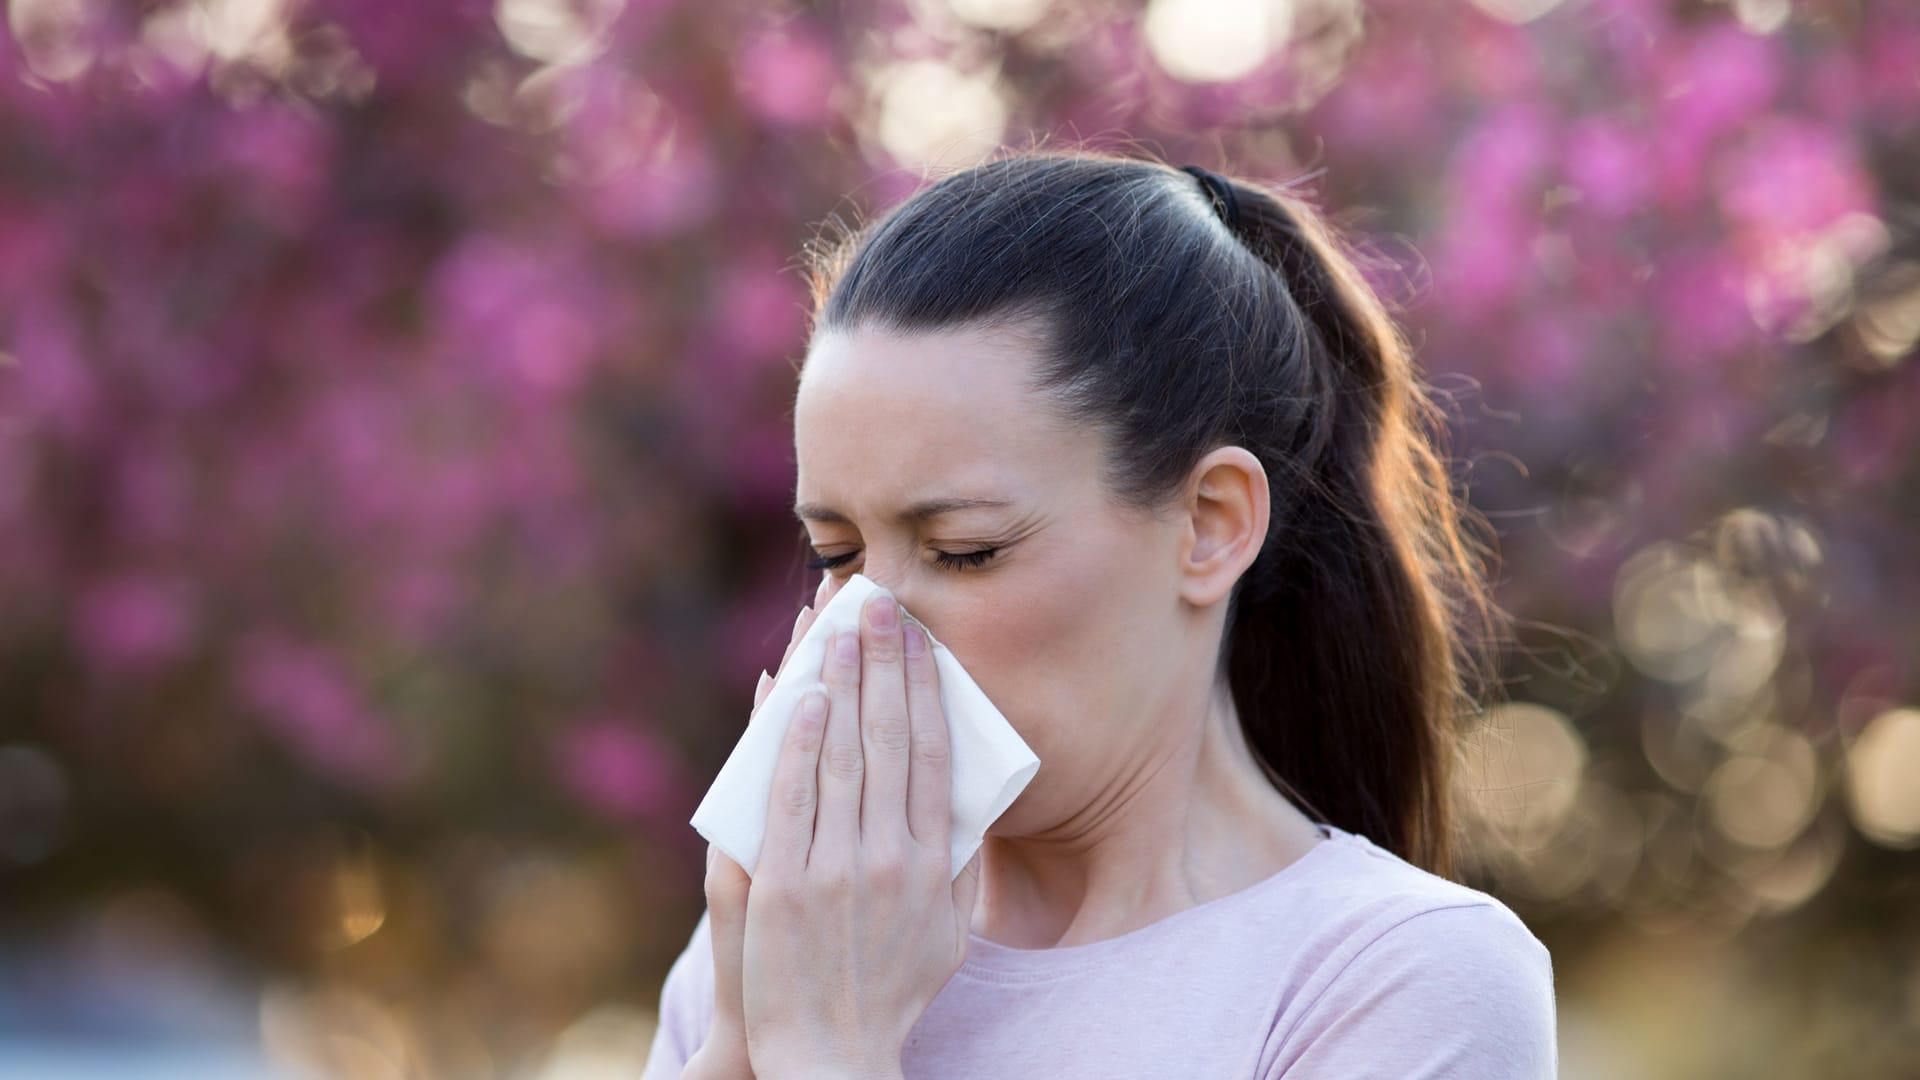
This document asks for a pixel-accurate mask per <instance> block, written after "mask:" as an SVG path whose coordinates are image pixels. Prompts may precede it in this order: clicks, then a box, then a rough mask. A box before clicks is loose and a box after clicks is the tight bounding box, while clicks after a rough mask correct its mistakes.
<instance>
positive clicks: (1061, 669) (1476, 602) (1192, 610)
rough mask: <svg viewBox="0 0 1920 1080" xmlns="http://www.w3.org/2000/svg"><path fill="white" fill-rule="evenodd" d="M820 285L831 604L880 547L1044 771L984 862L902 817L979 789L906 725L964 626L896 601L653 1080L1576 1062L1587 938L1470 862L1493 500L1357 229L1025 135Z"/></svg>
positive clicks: (836, 679) (669, 995) (704, 931)
mask: <svg viewBox="0 0 1920 1080" xmlns="http://www.w3.org/2000/svg"><path fill="white" fill-rule="evenodd" d="M814 300H815V308H816V314H815V320H814V330H813V335H812V338H811V341H810V343H809V348H808V351H807V357H806V360H805V363H804V366H803V369H802V372H801V378H800V385H799V390H798V395H797V398H796V404H795V412H794V417H795V444H796V450H797V455H798V466H799V470H798V480H797V487H798V495H799V500H798V506H797V508H796V512H797V513H798V514H799V515H800V516H801V518H802V520H803V521H804V522H805V525H806V528H807V530H808V536H809V540H810V542H811V543H812V545H813V547H814V549H815V552H816V554H817V555H818V556H819V558H818V559H817V560H816V562H815V565H816V566H817V567H819V568H821V569H823V570H825V571H826V575H825V580H823V582H822V583H821V589H820V591H819V593H818V594H817V595H816V598H815V608H809V609H804V610H803V611H802V613H801V616H800V619H799V621H798V622H797V624H796V626H795V630H794V638H795V640H798V638H799V637H800V635H802V634H804V633H805V630H806V627H807V624H808V622H809V620H810V618H811V612H812V611H813V610H815V609H816V608H817V606H818V605H820V604H823V603H824V602H825V601H826V600H827V599H828V598H829V597H831V595H832V593H833V591H834V590H835V589H836V588H837V587H838V585H839V584H840V583H841V582H843V581H844V580H845V579H846V578H847V577H850V576H851V575H853V574H854V573H864V574H865V575H866V576H868V577H870V578H872V579H874V580H875V581H877V582H879V583H881V584H882V585H884V586H886V587H887V589H888V590H890V591H891V593H892V594H893V595H894V596H895V597H897V598H898V601H899V605H901V606H903V607H904V608H905V609H906V610H907V611H908V612H910V613H911V614H912V615H913V616H917V617H918V618H919V619H921V620H923V621H924V622H925V624H926V625H927V626H928V627H930V628H933V629H934V630H935V631H936V632H937V634H938V636H939V638H940V639H941V641H942V642H943V643H944V644H946V645H947V646H948V647H950V648H951V649H952V650H953V652H954V654H955V656H957V657H959V658H960V659H961V660H962V661H963V662H964V663H965V664H966V665H967V669H968V671H969V673H970V674H972V675H973V677H974V678H975V679H976V680H977V681H978V682H979V683H980V685H981V687H982V689H984V690H985V691H986V692H987V694H988V696H989V697H991V698H992V699H993V701H994V702H995V704H997V705H998V706H999V707H1000V709H1001V710H1002V712H1003V713H1005V715H1006V717H1007V719H1008V720H1009V721H1010V722H1011V723H1012V724H1013V725H1014V727H1015V728H1016V729H1018V731H1019V732H1020V734H1021V736H1022V737H1023V738H1024V739H1026V741H1027V742H1028V744H1029V745H1030V746H1031V747H1032V748H1033V750H1034V752H1035V753H1036V754H1037V755H1038V756H1039V758H1040V761H1041V767H1040V771H1039V773H1038V774H1037V775H1036V776H1035V778H1034V780H1033V781H1032V783H1031V784H1030V785H1029V786H1028V787H1027V788H1026V789H1025V790H1024V791H1023V792H1022V793H1021V795H1020V797H1019V799H1017V800H1016V801H1015V802H1014V803H1013V805H1012V807H1011V808H1010V809H1009V810H1008V811H1007V812H1006V813H1005V814H1004V815H1003V816H1002V817H1000V818H999V819H998V820H997V821H996V822H995V823H994V825H993V827H992V829H991V830H990V831H989V833H988V835H987V837H986V840H985V843H984V845H983V846H982V847H981V849H980V852H979V854H978V855H976V857H975V861H974V863H973V864H971V865H970V866H969V867H968V869H967V870H965V871H963V872H962V873H961V875H960V876H959V878H958V879H957V880H954V881H952V882H951V883H949V881H948V877H949V874H948V873H947V871H948V869H949V865H948V862H947V858H948V855H947V848H946V847H945V845H944V842H943V841H944V837H945V833H944V832H940V833H938V835H937V836H934V835H932V834H931V833H930V831H929V828H928V827H927V822H928V820H930V819H922V818H918V817H915V818H914V819H913V821H912V825H913V828H912V829H909V828H907V822H906V821H905V820H904V819H905V818H907V817H908V816H909V813H908V810H909V808H910V807H913V806H920V805H924V804H926V803H928V802H929V801H933V800H937V802H935V805H939V806H944V805H945V802H944V799H945V791H946V789H945V787H944V786H943V785H944V783H945V779H946V778H945V775H944V771H943V770H941V769H939V768H937V767H934V768H929V767H926V766H923V765H922V764H921V761H922V759H921V758H920V757H918V756H914V757H913V760H912V763H911V766H909V765H907V764H906V763H905V758H906V757H907V754H906V752H905V748H906V747H907V746H909V745H911V746H913V747H915V748H917V749H918V748H924V747H925V746H926V745H927V744H928V743H932V744H934V745H933V760H934V761H935V762H937V761H938V750H939V746H938V740H939V739H941V738H944V734H945V721H944V719H941V718H938V713H937V697H934V698H933V699H932V700H933V705H932V706H931V707H930V706H928V705H926V704H922V703H923V702H925V701H927V700H928V695H927V692H926V683H925V678H923V677H922V674H921V673H923V672H925V671H926V669H927V668H930V667H931V665H930V664H926V662H925V657H924V656H920V655H918V654H917V653H916V649H915V647H914V642H915V641H916V627H915V626H914V625H913V624H912V623H911V622H910V621H909V622H906V623H904V624H903V622H902V620H901V619H900V618H899V617H898V614H897V613H898V610H899V609H898V608H893V607H889V608H886V609H885V610H877V608H879V607H880V605H876V604H874V603H869V605H868V607H867V610H866V611H865V612H864V613H863V620H862V630H861V633H860V635H859V636H858V640H857V641H856V648H857V649H858V650H860V651H857V652H856V653H855V655H854V659H853V660H852V661H851V662H849V663H848V665H847V666H845V667H844V668H842V667H836V666H835V661H834V659H833V658H832V654H831V652H830V653H829V658H828V660H827V661H826V668H827V670H823V672H822V675H821V677H822V680H823V681H824V682H825V683H826V684H827V685H828V687H829V689H830V691H831V695H830V701H829V702H828V703H827V704H828V708H827V715H826V717H825V719H824V720H823V721H822V723H821V726H819V727H816V728H814V729H813V731H812V734H811V736H810V737H809V736H806V735H801V734H799V733H800V732H803V731H805V730H806V728H805V725H803V724H800V723H798V722H796V723H795V724H793V725H792V727H791V728H790V729H789V746H788V750H787V754H786V756H785V757H783V759H782V763H781V769H782V773H781V778H779V779H777V781H776V785H777V788H778V790H780V791H781V792H782V798H781V799H780V800H776V805H775V808H774V811H775V813H777V812H779V811H780V810H781V809H782V808H783V807H785V808H788V809H791V810H793V811H794V812H795V813H796V814H804V817H801V818H796V820H798V821H799V824H797V825H792V826H791V827H790V828H789V830H788V832H787V833H785V834H784V836H785V839H784V840H783V841H782V842H783V843H786V844H788V845H790V847H791V850H792V852H793V856H792V858H790V859H788V860H785V861H784V862H781V861H778V860H776V862H775V863H771V864H770V863H769V861H768V859H769V857H768V856H767V855H764V854H763V856H762V864H761V866H760V867H759V868H757V870H756V874H755V876H754V878H753V879H752V881H751V888H749V881H748V879H747V877H746V876H745V875H744V874H743V873H742V872H741V870H740V868H739V867H738V866H736V865H735V864H733V862H732V861H731V860H729V859H727V858H726V857H725V856H719V857H718V858H715V857H713V855H712V854H711V853H710V855H709V871H708V877H707V895H708V911H707V913H706V914H705V915H703V916H702V917H701V919H700V921H699V923H698V925H697V926H696V927H695V929H694V932H693V935H692V938H691V940H690V941H689V942H688V944H687V947H686V951H685V952H684V953H683V954H682V955H681V956H680V958H679V959H678V960H677V961H676V962H675V964H674V965H673V968H672V970H671V971H670V972H669V974H668V976H667V979H666V983H665V986H664V989H663V991H662V1000H661V1010H660V1013H661V1016H660V1028H659V1031H658V1034H657V1036H656V1038H655V1041H654V1045H653V1049H652V1054H651V1057H650V1059H649V1065H648V1069H647V1072H646V1077H647V1078H648V1080H656V1078H660V1080H664V1078H668V1077H679V1076H689V1077H707V1078H718V1077H745V1076H750V1075H758V1077H759V1078H760V1080H779V1078H782V1077H785V1076H837V1077H852V1076H868V1075H878V1076H907V1077H914V1078H916V1080H918V1078H929V1080H931V1078H948V1077H953V1078H959V1077H998V1076H1006V1077H1028V1076H1033V1077H1048V1078H1051V1080H1064V1078H1071V1077H1100V1078H1102V1080H1113V1078H1120V1077H1247V1078H1279V1077H1288V1078H1293V1080H1300V1078H1308V1077H1362V1076H1379V1077H1397V1078H1405V1077H1501V1078H1506V1077H1542V1076H1551V1075H1553V1073H1554V1071H1555V1068H1556V1055H1555V1048H1554V998H1553V982H1552V967H1551V962H1550V959H1549V956H1548V953H1547V950H1546V949H1545V947H1544V946H1542V945H1541V943H1540V942H1539V941H1538V940H1537V939H1536V938H1535V937H1534V936H1533V934H1532V933H1531V932H1530V931H1529V930H1528V929H1527V928H1526V926H1525V925H1524V924H1523V923H1522V922H1521V921H1520V920H1519V919H1518V918H1516V917H1515V916H1514V914H1513V913H1512V912H1511V911H1510V910H1509V909H1507V908H1506V907H1505V906H1504V905H1502V904H1501V903H1500V902H1499V901H1497V900H1496V899H1494V898H1493V897H1491V896H1488V895H1487V894H1485V893H1482V892H1478V891H1475V890H1473V889H1470V888H1467V887H1466V886H1464V885H1461V884H1458V883H1456V882H1454V881H1451V880H1449V879H1448V877H1447V875H1448V874H1450V873H1451V872H1452V863H1451V858H1450V844H1451V840H1452V825H1451V820H1452V819H1451V816H1450V814H1449V810H1448V803H1449V798H1448V791H1449V787H1450V784H1449V775H1450V769H1449V762H1450V760H1451V756H1452V754H1453V752H1454V751H1453V747H1454V737H1455V735H1454V732H1455V729H1456V726H1457V724H1458V722H1459V721H1460V719H1461V718H1462V717H1463V716H1465V715H1467V714H1468V713H1470V712H1471V710H1472V708H1473V701H1474V700H1475V698H1476V696H1477V695H1478V694H1479V693H1480V692H1481V691H1482V690H1484V689H1485V685H1486V684H1487V683H1488V682H1489V681H1490V680H1488V679H1487V678H1486V670H1487V669H1486V659H1485V645H1486V643H1487V642H1488V640H1490V636H1491V633H1490V632H1491V630H1492V629H1494V628H1496V627H1497V626H1498V623H1497V620H1496V618H1495V609H1494V608H1493V606H1492V604H1491V603H1490V602H1489V600H1488V599H1487V594H1486V591H1485V586H1484V583H1483V582H1482V581H1481V580H1480V578H1479V576H1478V574H1477V572H1476V566H1475V563H1474V562H1473V560H1472V558H1471V553H1472V552H1473V550H1474V548H1473V546H1472V545H1471V544H1469V543H1468V542H1467V538H1466V536H1465V535H1464V532H1463V522H1464V521H1467V520H1472V519H1470V518H1468V517H1467V515H1466V512H1465V511H1464V509H1463V508H1461V507H1458V506H1456V505H1455V503H1454V502H1453V500H1452V496H1451V492H1450V489H1449V487H1448V484H1447V478H1446V473H1445V470H1444V464H1443V457H1442V455H1441V453H1440V452H1439V449H1438V448H1437V442H1436V440H1437V438H1438V432H1439V431H1440V430H1441V429H1440V426H1439V425H1438V423H1437V422H1436V416H1437V410H1436V409H1435V408H1434V406H1433V405H1432V403H1431V402H1430V401H1429V399H1428V398H1427V397H1426V396H1425V394H1424V393H1423V391H1422V388H1421V384H1420V383H1419V382H1418V381H1417V379H1416V376H1415V373H1414V370H1413V366H1412V362H1411V357H1410V350H1409V348H1408V346H1407V345H1406V343H1405V342H1404V340H1403V339H1402V338H1401V337H1400V336H1399V335H1398V333H1397V332H1396V330H1395V328H1394V326H1393V324H1392V322H1391V321H1390V319H1389V316H1388V315H1387V313H1386V310H1385V308H1384V307H1383V305H1382V303H1381V301H1380V300H1379V299H1378V298H1377V297H1376V296H1374V295H1373V294H1372V293H1371V292H1370V291H1369V289H1368V288H1367V287H1366V285H1365V284H1364V282H1363V280H1362V279H1361V277H1360V275H1359V274H1358V273H1357V272H1356V270H1355V268H1354V264H1353V263H1352V261H1351V260H1350V259H1349V258H1348V256H1347V255H1346V254H1345V253H1344V249H1343V248H1342V247H1341V246H1340V245H1339V244H1338V243H1337V242H1336V234H1335V233H1334V232H1333V230H1332V229H1331V228H1329V227H1328V226H1327V225H1326V224H1325V223H1324V222H1322V221H1321V220H1320V219H1319V218H1318V217H1317V216H1316V215H1315V214H1314V212H1313V211H1312V209H1311V208H1310V207H1309V206H1308V205H1306V204H1305V203H1303V202H1302V201H1300V200H1299V199H1297V198H1296V197H1295V196H1293V195H1292V194H1290V193H1288V192H1287V191H1285V190H1283V189H1269V188H1265V187H1257V186H1254V185H1251V184H1242V183H1237V182H1234V181H1230V180H1227V179H1225V178H1222V177H1219V176H1217V175H1215V174H1213V173H1211V172H1208V171H1207V170H1205V169H1201V168H1198V167H1195V166H1187V167H1184V168H1181V169H1176V168H1172V167H1170V166H1167V165H1164V164H1161V163H1158V162H1154V161H1146V160H1136V159H1128V158H1122V157H1115V156H1109V155H1105V154H1101V153H1093V152H1058V151H1048V152H1027V153H1020V154H1014V155H1009V156H1005V157H1002V158H999V159H996V160H993V161H990V162H988V163H986V164H983V165H980V166H978V167H976V168H973V169H971V170H968V171H966V172H962V173H959V174H957V175H954V176H951V177H949V178H947V179H945V180H943V181H941V182H940V183H938V184H936V185H933V186H932V187H930V188H928V189H926V190H924V191H922V192H920V193H918V194H916V195H915V196H913V197H912V198H910V199H908V200H907V201H906V202H905V203H903V204H902V205H900V206H899V207H897V208H896V209H895V210H893V211H892V212H891V213H889V214H887V215H885V216H884V217H882V218H881V219H879V220H878V221H876V222H874V223H873V224H872V225H871V226H869V227H868V228H866V229H864V230H862V231H861V232H860V233H858V234H857V235H854V236H852V237H850V238H848V239H846V240H845V241H843V242H842V243H839V244H837V245H835V246H832V247H831V248H830V249H827V250H824V251H820V252H816V262H815V275H814ZM939 500H946V502H945V503H944V504H943V505H932V506H924V505H921V504H923V503H927V502H929V501H939ZM888 612H892V613H893V614H892V616H891V617H888ZM791 651H792V649H791V646H789V653H791ZM783 663H784V661H783ZM926 677H930V675H929V676H926ZM767 685H768V680H767V679H766V678H765V677H764V676H763V678H762V684H761V689H760V691H759V693H758V694H757V695H756V708H757V707H758V702H759V700H763V699H764V696H765V692H766V688H767ZM910 706H911V707H910ZM909 713H910V714H911V720H910V728H909V723H908V721H907V720H906V719H905V718H906V717H907V715H908V714H909ZM876 732H880V733H882V734H879V735H876ZM896 762H898V764H896ZM816 770H817V771H816ZM909 772H911V776H912V784H911V786H912V790H913V794H911V795H907V794H904V790H905V788H906V787H907V786H908V784H907V777H908V774H909ZM789 792H791V793H792V797H791V798H789V797H788V793H789ZM863 792H864V794H862V793H863ZM863 800H864V801H863ZM903 800H904V801H903ZM915 812H916V813H917V811H915ZM816 814H817V817H816ZM772 816H773V815H772V814H770V825H769V831H768V840H767V845H768V847H767V849H766V850H769V851H771V850H774V849H775V848H776V846H777V845H776V842H775V831H776V830H775V828H774V826H773V824H771V819H772ZM940 817H941V819H942V822H944V815H940ZM809 845H811V847H809ZM782 850H787V849H786V848H782ZM935 867H937V868H938V870H939V872H938V873H936V872H934V870H933V869H932V868H935ZM823 868H825V869H824V870H823Z"/></svg>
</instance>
